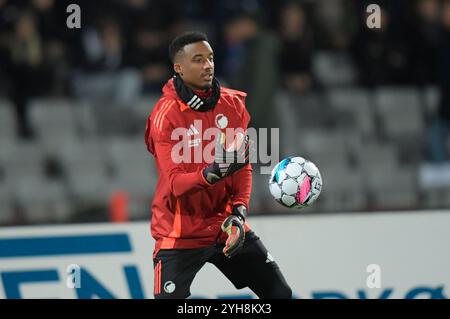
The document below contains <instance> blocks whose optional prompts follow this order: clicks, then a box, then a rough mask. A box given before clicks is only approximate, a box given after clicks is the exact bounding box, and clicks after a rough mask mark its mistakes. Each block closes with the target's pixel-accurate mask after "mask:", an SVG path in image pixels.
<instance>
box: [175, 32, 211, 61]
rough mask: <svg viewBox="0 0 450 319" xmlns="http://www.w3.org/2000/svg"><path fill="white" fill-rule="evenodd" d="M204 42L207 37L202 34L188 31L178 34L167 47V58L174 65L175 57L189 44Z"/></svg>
mask: <svg viewBox="0 0 450 319" xmlns="http://www.w3.org/2000/svg"><path fill="white" fill-rule="evenodd" d="M200 41H206V42H208V37H207V36H206V34H204V33H202V32H196V31H190V32H185V33H183V34H180V35H179V36H177V37H176V38H175V39H173V41H172V43H170V45H169V57H170V60H171V61H172V63H175V56H176V55H177V54H178V53H179V52H180V51H182V50H183V48H184V47H185V46H186V45H188V44H191V43H195V42H200Z"/></svg>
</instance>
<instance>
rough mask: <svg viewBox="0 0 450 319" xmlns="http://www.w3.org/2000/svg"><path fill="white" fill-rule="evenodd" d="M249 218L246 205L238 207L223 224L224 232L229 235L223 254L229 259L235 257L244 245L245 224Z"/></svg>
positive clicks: (234, 208) (235, 207)
mask: <svg viewBox="0 0 450 319" xmlns="http://www.w3.org/2000/svg"><path fill="white" fill-rule="evenodd" d="M246 217H247V209H246V208H245V206H244V205H236V206H234V207H233V212H232V214H231V215H230V216H228V217H227V218H226V219H225V220H224V221H223V223H222V231H224V232H226V233H227V234H228V238H227V241H226V242H225V247H224V248H223V253H224V254H225V256H227V257H228V258H231V257H233V256H234V255H236V253H237V252H238V251H239V249H240V248H241V247H242V245H244V241H245V230H244V222H245V218H246Z"/></svg>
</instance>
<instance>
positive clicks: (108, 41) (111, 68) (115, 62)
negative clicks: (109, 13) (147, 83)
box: [73, 17, 141, 106]
mask: <svg viewBox="0 0 450 319" xmlns="http://www.w3.org/2000/svg"><path fill="white" fill-rule="evenodd" d="M79 48H80V52H79V53H78V54H77V56H78V57H80V58H79V59H78V60H77V61H76V64H77V65H76V66H77V69H78V70H77V71H78V72H76V74H75V76H74V78H73V89H74V93H75V95H76V96H78V97H84V98H89V99H92V100H94V101H97V102H101V103H106V104H108V105H111V104H118V105H127V106H128V105H130V104H132V103H133V102H134V100H135V99H136V98H137V97H138V95H139V94H140V92H141V78H140V76H139V73H138V72H137V71H136V70H135V69H132V68H125V61H126V60H125V56H124V54H125V48H126V47H125V43H124V38H123V37H122V34H121V32H120V29H119V25H118V23H117V21H116V20H115V19H113V18H110V17H103V18H100V19H98V20H97V23H96V24H95V26H94V27H86V28H85V29H84V31H83V33H82V36H81V43H80V45H79Z"/></svg>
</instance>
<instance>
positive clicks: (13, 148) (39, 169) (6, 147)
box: [0, 141, 45, 180]
mask: <svg viewBox="0 0 450 319" xmlns="http://www.w3.org/2000/svg"><path fill="white" fill-rule="evenodd" d="M1 146H2V149H1V152H0V163H2V166H3V169H4V174H5V178H6V179H7V180H13V179H21V178H24V177H36V178H37V177H42V176H44V163H45V154H44V152H43V150H42V149H41V148H40V147H39V145H38V144H36V143H34V142H32V141H26V142H23V141H17V142H12V141H9V142H6V143H2V145H1Z"/></svg>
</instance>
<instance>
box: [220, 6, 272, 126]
mask: <svg viewBox="0 0 450 319" xmlns="http://www.w3.org/2000/svg"><path fill="white" fill-rule="evenodd" d="M223 45H224V47H223V48H221V49H219V50H218V51H222V52H221V53H222V54H223V55H224V56H223V58H222V60H221V62H220V63H223V65H224V68H223V72H222V75H223V76H224V78H225V80H226V81H227V83H229V85H230V86H231V87H232V88H233V87H240V88H241V89H242V90H244V91H246V92H248V96H247V108H248V109H249V112H250V113H251V114H253V115H252V120H251V122H250V126H252V127H255V128H260V127H266V128H270V127H278V124H277V117H276V113H275V110H274V105H275V101H274V99H275V92H276V90H277V88H278V78H279V75H278V72H279V70H278V63H277V61H278V60H277V56H278V46H279V44H278V41H277V38H276V36H275V35H274V33H273V32H270V31H268V30H263V29H262V28H261V26H260V25H259V24H258V21H257V19H256V17H254V16H252V15H249V14H246V13H242V14H239V15H237V16H234V17H232V18H231V19H230V20H229V21H228V22H227V23H226V24H225V26H224V40H223Z"/></svg>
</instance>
